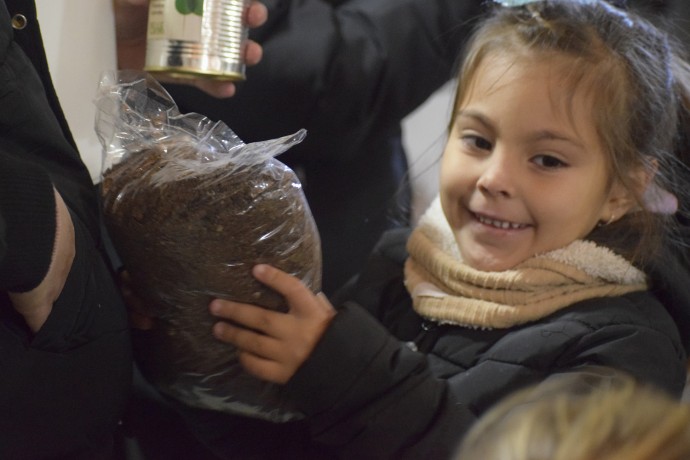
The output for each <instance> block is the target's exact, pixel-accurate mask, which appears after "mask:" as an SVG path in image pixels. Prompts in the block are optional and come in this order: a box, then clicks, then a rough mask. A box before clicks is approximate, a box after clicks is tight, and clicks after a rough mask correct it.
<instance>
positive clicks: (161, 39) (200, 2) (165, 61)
mask: <svg viewBox="0 0 690 460" xmlns="http://www.w3.org/2000/svg"><path fill="white" fill-rule="evenodd" d="M247 4H248V0H151V2H150V3H149V19H148V33H147V42H146V64H145V70H147V71H149V72H154V73H155V72H164V73H168V74H172V75H175V76H178V77H200V76H202V77H209V78H216V79H225V80H243V79H244V78H245V65H244V60H243V52H244V46H245V43H246V40H247V28H246V27H245V26H244V24H243V16H244V11H245V8H246V6H247Z"/></svg>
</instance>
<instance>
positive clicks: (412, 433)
mask: <svg viewBox="0 0 690 460" xmlns="http://www.w3.org/2000/svg"><path fill="white" fill-rule="evenodd" d="M407 236H408V233H407V232H405V231H394V232H389V233H388V234H387V235H385V236H384V239H383V240H382V242H381V244H380V245H379V246H378V248H377V250H376V251H375V253H374V255H373V257H372V259H371V260H370V263H369V265H368V268H367V269H366V270H365V271H364V272H363V273H362V276H361V278H360V280H359V281H358V283H357V284H356V285H355V286H354V288H353V289H352V291H351V292H352V293H353V296H352V298H353V299H354V301H347V302H345V304H344V307H343V308H342V309H341V310H340V311H339V312H338V315H337V316H336V317H335V319H334V321H333V323H332V324H331V326H330V327H329V329H328V330H327V332H326V334H325V336H324V337H323V338H322V339H321V341H320V342H319V344H318V345H317V348H316V350H315V351H314V353H313V354H312V356H311V357H310V358H309V360H308V361H307V362H306V363H305V364H304V365H303V367H302V368H300V370H298V372H297V374H296V375H295V376H294V377H293V378H292V380H291V381H290V382H289V383H288V385H287V387H286V391H287V393H288V394H289V396H290V397H292V398H294V399H295V400H296V401H298V406H299V407H301V408H302V409H304V410H305V411H306V412H307V414H308V415H309V426H310V430H311V433H312V436H313V439H314V440H315V441H317V442H321V443H325V444H327V445H329V446H333V447H334V448H335V451H336V452H338V453H339V455H342V457H343V458H358V459H359V458H376V459H383V458H391V459H403V458H413V459H422V458H435V459H436V458H438V459H441V458H447V457H448V456H449V455H450V454H451V453H452V451H453V449H454V448H455V447H456V445H457V443H458V442H459V440H460V439H461V437H462V435H463V434H464V433H465V431H466V430H467V429H468V428H469V426H470V424H471V422H472V420H473V417H474V416H479V415H481V414H482V413H483V412H484V411H485V410H486V409H487V408H489V407H490V406H491V405H492V404H494V403H495V402H496V401H498V400H499V399H500V398H501V397H503V396H506V395H507V394H508V393H510V392H512V391H514V390H517V389H518V388H521V387H524V386H527V385H530V384H535V383H538V382H541V381H543V380H544V379H546V378H547V377H549V376H552V375H556V374H559V373H565V372H575V371H578V370H582V369H586V368H588V367H589V366H607V367H611V368H615V369H618V370H623V371H626V372H628V373H630V374H632V375H633V376H635V377H637V378H639V379H641V380H642V381H645V382H649V383H652V384H654V385H657V386H658V387H660V388H663V389H664V390H666V391H668V392H670V393H672V394H674V395H676V396H679V395H680V394H681V392H682V390H683V387H684V384H685V376H686V367H685V364H686V351H685V349H684V347H683V345H682V341H681V332H680V331H679V326H678V324H677V323H676V322H675V321H674V320H673V318H672V316H671V314H669V312H668V311H667V309H666V308H665V306H664V305H663V304H662V303H661V302H660V301H659V299H658V298H657V297H655V296H654V295H653V293H652V292H650V291H643V292H636V293H631V294H627V295H624V296H621V297H613V298H598V299H591V300H587V301H583V302H578V303H576V304H573V305H572V306H570V307H567V308H565V309H562V310H560V311H558V312H556V313H554V314H552V315H550V316H548V317H546V318H543V319H541V320H539V321H535V322H532V323H528V324H524V325H520V326H515V327H512V328H509V329H494V330H481V329H471V328H466V327H459V326H453V325H437V324H434V323H431V322H428V321H424V320H423V319H422V318H420V317H419V316H418V315H417V314H416V313H415V312H414V311H413V310H412V307H411V301H410V297H409V295H408V294H407V292H406V290H405V288H404V286H403V284H402V282H403V274H402V263H403V261H404V260H405V258H406V256H407V255H406V251H405V242H406V240H407ZM666 275H667V276H671V277H673V276H677V278H678V281H680V282H681V284H679V285H678V286H679V287H680V288H681V289H683V290H685V291H686V293H685V294H684V295H686V300H687V287H686V286H687V281H683V280H687V279H688V278H687V276H688V275H687V272H682V273H676V274H674V273H673V272H672V271H668V272H667V273H666ZM669 285H670V283H669ZM683 285H685V286H683ZM677 307H680V305H677ZM684 307H685V309H686V310H687V309H688V308H690V303H686V304H685V305H684ZM386 329H387V330H388V331H390V332H392V334H389V333H388V332H387V331H386ZM682 334H683V337H684V338H685V340H686V342H687V339H688V337H689V334H688V330H687V329H684V330H683V331H682Z"/></svg>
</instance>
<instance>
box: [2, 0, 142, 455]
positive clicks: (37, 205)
mask: <svg viewBox="0 0 690 460" xmlns="http://www.w3.org/2000/svg"><path fill="white" fill-rule="evenodd" d="M8 10H9V11H8ZM20 13H21V14H22V15H23V16H24V17H25V18H26V19H27V21H26V27H24V28H22V29H18V30H14V31H13V29H12V27H11V25H10V24H11V23H10V18H11V17H13V16H14V15H16V14H20ZM0 183H2V184H3V187H0V188H1V189H2V190H1V191H2V196H1V197H0V274H1V275H2V276H0V376H1V377H0V458H8V459H9V458H11V459H34V458H70V459H81V458H83V459H96V458H107V457H106V456H107V455H110V453H111V450H112V447H113V439H114V437H113V434H114V432H115V429H116V426H117V423H118V420H119V417H120V416H121V413H122V411H123V409H124V404H125V401H126V397H127V394H128V391H129V384H130V379H131V369H132V365H131V350H130V343H129V333H128V328H127V317H126V311H125V309H124V305H123V303H122V300H121V297H120V294H119V290H118V289H117V287H116V285H115V282H114V278H113V274H112V273H111V272H110V271H109V269H108V267H107V266H106V264H105V263H104V259H103V257H102V252H101V247H100V245H101V242H100V234H99V221H98V207H97V201H96V195H95V194H94V190H93V184H92V182H91V179H90V177H89V174H88V171H87V169H86V167H85V166H84V165H83V163H82V162H81V160H80V158H79V154H78V152H77V150H76V147H75V145H74V142H73V140H72V136H71V134H70V132H69V130H68V128H67V124H66V122H65V118H64V116H63V114H62V111H61V110H60V106H59V103H58V100H57V97H56V95H55V92H54V89H53V86H52V83H51V81H50V76H49V73H48V66H47V63H46V59H45V53H44V51H43V45H42V41H41V36H40V31H39V28H38V23H37V21H36V9H35V5H34V3H33V2H32V1H20V0H5V1H4V2H0ZM8 184H11V186H8ZM53 187H55V188H56V189H57V190H58V191H59V192H60V194H61V196H62V197H63V199H64V201H65V202H66V204H67V206H68V208H69V210H70V214H71V218H72V221H73V223H74V229H75V245H76V255H75V259H74V262H73V264H72V268H71V271H70V274H69V277H68V279H67V282H66V284H65V287H64V288H63V290H62V293H61V295H60V297H59V298H58V300H57V301H56V302H55V304H54V305H53V309H52V312H51V314H50V316H49V317H48V319H47V321H46V323H45V324H44V326H43V327H42V328H41V329H40V330H39V331H38V333H37V334H36V335H33V334H31V333H30V331H29V330H28V328H27V327H26V325H25V323H24V321H23V319H22V318H21V317H20V316H19V315H17V314H16V313H15V311H14V310H13V308H12V305H11V303H10V301H9V298H8V296H7V294H6V292H5V291H7V290H28V289H31V288H33V287H35V286H36V285H37V284H38V283H39V282H40V281H41V279H42V277H43V276H45V273H46V272H47V270H48V265H49V263H50V260H51V254H52V247H53V240H54V237H55V203H54V198H53ZM21 211H23V212H24V216H30V217H31V219H33V220H30V221H27V220H25V219H26V217H24V218H20V212H21Z"/></svg>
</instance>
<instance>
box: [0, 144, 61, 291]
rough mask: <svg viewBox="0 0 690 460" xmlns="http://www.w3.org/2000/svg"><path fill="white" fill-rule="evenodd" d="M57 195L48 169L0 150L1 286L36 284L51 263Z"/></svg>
mask: <svg viewBox="0 0 690 460" xmlns="http://www.w3.org/2000/svg"><path fill="white" fill-rule="evenodd" d="M55 213H56V210H55V198H54V193H53V186H52V183H51V181H50V178H49V177H48V173H47V172H46V171H45V170H43V168H41V167H39V166H37V165H34V164H31V163H29V162H22V161H20V160H17V159H15V158H13V157H12V156H10V155H8V154H6V153H5V152H2V151H0V223H1V225H0V290H2V291H15V292H22V291H28V290H31V289H33V288H34V287H36V286H37V285H38V284H39V283H40V282H41V281H42V280H43V278H44V277H45V274H46V273H47V271H48V267H49V266H50V261H51V256H52V251H53V243H54V240H55V225H56V221H55Z"/></svg>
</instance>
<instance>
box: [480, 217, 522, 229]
mask: <svg viewBox="0 0 690 460" xmlns="http://www.w3.org/2000/svg"><path fill="white" fill-rule="evenodd" d="M473 214H474V217H475V219H477V220H478V221H479V222H480V223H482V224H484V225H488V226H490V227H494V228H498V229H501V230H522V229H523V228H527V227H529V225H526V224H517V223H515V222H508V221H505V220H498V219H492V218H490V217H487V216H483V215H481V214H475V213H473Z"/></svg>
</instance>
